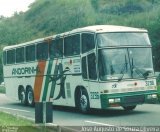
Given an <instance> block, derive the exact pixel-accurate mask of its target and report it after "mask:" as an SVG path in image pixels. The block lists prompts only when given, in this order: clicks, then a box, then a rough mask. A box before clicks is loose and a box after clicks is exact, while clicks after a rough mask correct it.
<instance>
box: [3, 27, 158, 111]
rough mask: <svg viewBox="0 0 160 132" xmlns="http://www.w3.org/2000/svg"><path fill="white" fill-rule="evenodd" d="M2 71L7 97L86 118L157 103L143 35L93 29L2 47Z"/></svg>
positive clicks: (126, 29)
mask: <svg viewBox="0 0 160 132" xmlns="http://www.w3.org/2000/svg"><path fill="white" fill-rule="evenodd" d="M3 71H4V82H5V87H6V95H7V96H8V97H10V98H13V99H16V100H19V101H20V102H21V103H22V104H25V105H29V106H32V105H34V103H35V102H44V101H49V102H53V105H59V106H70V107H76V108H78V109H79V110H80V111H81V112H82V113H87V112H88V111H89V110H90V109H91V108H96V109H107V108H108V107H117V106H121V107H123V108H124V110H133V109H135V108H136V106H137V105H139V104H144V103H146V102H148V101H155V100H156V99H157V86H156V77H155V76H154V69H153V61H152V46H151V43H150V40H149V37H148V32H147V30H145V29H139V28H133V27H125V26H116V25H93V26H88V27H83V28H78V29H74V30H72V31H69V32H65V33H61V34H57V35H53V36H49V37H45V38H40V39H36V40H33V41H30V42H25V43H21V44H18V45H13V46H7V47H4V49H3Z"/></svg>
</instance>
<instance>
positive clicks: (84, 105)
mask: <svg viewBox="0 0 160 132" xmlns="http://www.w3.org/2000/svg"><path fill="white" fill-rule="evenodd" d="M78 108H79V110H80V112H82V113H88V112H89V110H90V103H89V97H88V93H87V90H86V89H80V90H79V93H78Z"/></svg>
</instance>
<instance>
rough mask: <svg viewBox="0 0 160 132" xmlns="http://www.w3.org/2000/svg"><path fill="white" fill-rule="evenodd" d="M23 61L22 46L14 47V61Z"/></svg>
mask: <svg viewBox="0 0 160 132" xmlns="http://www.w3.org/2000/svg"><path fill="white" fill-rule="evenodd" d="M20 62H24V47H22V48H17V49H16V63H20Z"/></svg>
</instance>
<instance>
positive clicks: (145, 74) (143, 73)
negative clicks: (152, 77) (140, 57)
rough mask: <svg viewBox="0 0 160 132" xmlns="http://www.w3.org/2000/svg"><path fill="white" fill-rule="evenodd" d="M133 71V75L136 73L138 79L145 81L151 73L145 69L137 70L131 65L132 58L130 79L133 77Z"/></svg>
mask: <svg viewBox="0 0 160 132" xmlns="http://www.w3.org/2000/svg"><path fill="white" fill-rule="evenodd" d="M133 71H135V73H137V75H139V76H140V77H144V79H147V78H148V76H149V73H151V71H147V70H145V69H139V68H137V67H136V66H135V65H134V63H133V58H132V65H131V75H132V77H133Z"/></svg>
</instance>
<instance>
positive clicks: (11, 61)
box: [7, 49, 15, 64]
mask: <svg viewBox="0 0 160 132" xmlns="http://www.w3.org/2000/svg"><path fill="white" fill-rule="evenodd" d="M14 63H15V49H13V50H8V51H7V64H14Z"/></svg>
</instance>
